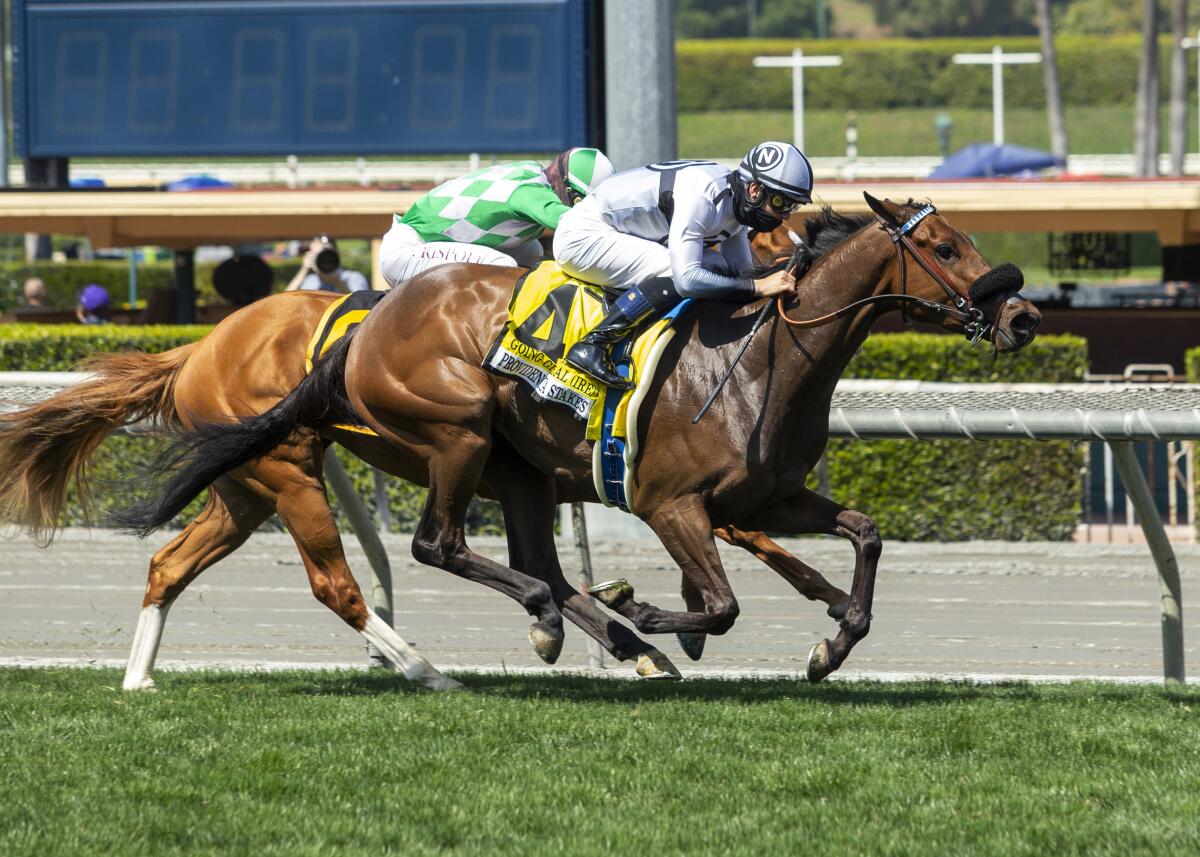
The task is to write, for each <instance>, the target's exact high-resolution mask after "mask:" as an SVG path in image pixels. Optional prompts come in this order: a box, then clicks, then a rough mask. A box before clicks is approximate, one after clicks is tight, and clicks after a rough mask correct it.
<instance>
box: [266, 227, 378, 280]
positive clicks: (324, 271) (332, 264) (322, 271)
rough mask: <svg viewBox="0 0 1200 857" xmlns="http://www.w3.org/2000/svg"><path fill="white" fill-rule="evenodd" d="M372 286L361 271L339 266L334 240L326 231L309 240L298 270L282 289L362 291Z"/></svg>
mask: <svg viewBox="0 0 1200 857" xmlns="http://www.w3.org/2000/svg"><path fill="white" fill-rule="evenodd" d="M301 246H303V245H301ZM370 288H371V285H370V283H368V282H367V278H366V277H365V276H364V275H363V274H362V272H360V271H353V270H348V269H346V268H343V267H342V258H341V256H339V255H338V252H337V242H336V241H334V240H333V239H332V238H330V237H329V236H328V235H318V236H316V237H315V238H313V239H312V241H310V242H308V250H307V252H305V254H304V261H303V262H302V263H301V265H300V270H299V271H297V272H296V276H294V277H292V281H291V282H290V283H288V284H287V287H286V288H285V289H284V291H286V292H294V291H296V290H297V289H300V290H303V291H310V292H312V291H323V292H340V293H342V294H345V293H347V292H361V291H366V290H368V289H370Z"/></svg>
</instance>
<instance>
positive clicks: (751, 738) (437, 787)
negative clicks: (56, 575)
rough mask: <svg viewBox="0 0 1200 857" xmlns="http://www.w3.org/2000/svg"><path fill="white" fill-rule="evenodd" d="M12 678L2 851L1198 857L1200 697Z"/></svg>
mask: <svg viewBox="0 0 1200 857" xmlns="http://www.w3.org/2000/svg"><path fill="white" fill-rule="evenodd" d="M463 680H464V681H465V682H466V683H467V684H468V685H469V686H470V688H471V691H472V692H469V693H462V694H452V695H435V694H432V693H428V692H419V691H413V690H411V689H409V688H408V687H407V686H406V685H405V684H404V683H403V682H402V681H401V680H399V679H397V678H394V677H392V676H389V675H381V674H374V673H370V674H368V673H332V672H326V673H307V672H306V673H281V674H270V675H253V674H230V673H224V674H218V673H190V674H187V673H176V674H170V673H166V674H163V675H161V676H160V686H161V687H162V690H161V691H160V692H159V693H157V694H133V695H131V694H125V693H122V692H120V691H119V690H118V689H117V688H118V687H119V684H120V676H119V674H118V673H116V672H114V671H111V670H67V669H57V670H26V669H7V670H0V759H2V760H3V777H2V778H0V854H5V855H25V854H36V855H56V854H71V855H83V854H183V853H187V854H217V853H222V854H230V853H236V854H243V853H244V854H256V855H258V854H289V855H292V854H330V853H361V854H380V853H400V854H437V853H447V852H455V853H473V854H553V853H570V854H609V855H612V854H624V853H641V854H663V853H671V854H674V853H688V854H716V853H722V854H726V853H754V854H785V853H787V854H797V853H819V854H821V855H837V854H854V855H860V854H922V855H925V854H964V853H971V854H1003V855H1021V854H1039V855H1041V854H1047V853H1051V852H1058V853H1083V852H1087V853H1090V854H1131V853H1161V854H1182V853H1197V852H1198V851H1200V790H1198V789H1197V784H1198V783H1200V740H1198V739H1200V735H1198V734H1197V732H1198V727H1200V690H1197V689H1196V688H1190V689H1185V690H1181V691H1175V692H1166V691H1164V690H1162V689H1161V688H1158V687H1149V686H1144V687H1128V686H1114V685H1100V684H1074V685H1068V686H1042V685H1039V686H1028V685H1019V684H1017V685H1005V686H979V685H969V684H949V683H911V684H875V683H855V682H841V683H830V684H825V685H820V686H808V685H804V684H797V683H793V682H783V681H737V682H733V681H688V682H685V683H682V684H673V685H661V684H655V685H650V684H638V683H633V682H623V681H608V680H598V679H585V678H574V677H552V678H547V677H514V676H507V677H505V676H496V677H480V676H466V677H464V678H463Z"/></svg>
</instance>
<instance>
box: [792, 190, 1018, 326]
mask: <svg viewBox="0 0 1200 857" xmlns="http://www.w3.org/2000/svg"><path fill="white" fill-rule="evenodd" d="M936 212H937V209H936V208H934V206H933V203H929V204H928V205H926V206H924V207H923V208H922V209H921V210H920V211H918V212H917V213H916V214H914V215H913V216H912V217H910V218H909V219H908V220H906V221H905V222H904V223H903V224H902V225H900V226H894V225H892V224H891V223H889V222H888V221H886V220H884V218H882V217H880V216H879V215H878V214H876V215H875V219H876V220H877V221H879V227H880V228H881V229H882V230H883V231H884V232H886V233H887V234H888V237H889V238H891V239H892V244H893V245H894V246H895V247H896V260H897V264H898V265H899V266H900V294H887V295H874V296H872V297H869V298H863V299H862V300H860V301H855V302H854V303H852V304H849V305H848V306H844V307H842V308H841V309H839V310H835V311H834V312H831V313H828V314H826V315H822V316H819V317H817V318H809V319H804V320H801V321H796V320H793V319H790V318H788V317H787V313H786V312H785V310H784V306H783V295H780V296H779V298H778V299H777V301H778V306H779V316H780V318H782V319H783V320H784V321H785V322H787V323H788V324H790V325H791V326H792V327H797V328H802V329H803V328H810V327H821V326H822V325H825V324H829V323H830V322H831V321H835V320H837V319H839V318H844V317H845V316H847V315H850V314H851V313H853V312H855V311H857V310H858V309H860V308H862V307H864V306H867V305H868V304H874V303H883V302H885V301H894V302H896V303H898V304H900V314H901V316H902V317H903V318H904V323H905V324H910V323H911V322H910V321H909V318H908V311H907V310H908V305H909V304H917V305H918V306H922V307H925V309H927V310H929V311H930V312H934V313H937V314H938V315H945V316H949V317H950V318H953V319H955V320H956V321H960V322H962V325H963V332H964V333H965V334H966V337H967V339H969V340H970V341H971V344H972V345H975V344H976V343H978V342H979V340H981V339H983V338H984V337H985V336H987V335H988V334H989V333H990V332H991V329H992V323H991V322H990V321H988V319H987V316H985V315H984V314H983V310H981V309H979V308H978V307H976V306H975V305H974V303H973V302H972V300H971V291H973V290H974V289H975V284H972V286H971V289H970V290H966V291H964V290H963V289H962V288H961V287H960V286H958V285H956V284H955V283H954V282H953V281H951V280H950V278H949V277H947V276H946V274H945V272H944V271H943V270H942V268H941V266H940V265H938V264H937V262H936V261H934V260H933V259H931V258H929V257H928V256H927V255H926V254H925V252H924V251H923V250H922V249H921V248H920V247H918V246H917V245H916V244H915V243H914V242H913V240H912V238H911V237H910V236H911V234H912V232H913V230H915V229H916V228H917V225H918V224H919V223H920V222H921V221H922V220H924V219H925V218H926V217H928V216H929V215H931V214H934V213H936ZM905 250H907V251H908V252H909V253H911V254H912V257H913V259H914V260H915V261H916V263H917V264H918V265H920V266H921V268H922V269H923V270H924V271H925V273H927V274H928V275H929V276H930V277H932V278H933V281H934V282H935V283H937V284H938V285H939V286H941V287H942V289H943V291H945V292H946V296H947V297H948V298H950V301H951V304H952V305H950V304H942V303H937V302H935V301H931V300H926V299H925V298H919V297H917V296H916V295H910V294H908V269H907V267H906V264H905V254H904V251H905ZM1008 267H1010V266H1002V268H1008ZM1000 270H1001V269H1000V268H994V269H992V270H990V271H988V272H987V273H985V274H983V275H982V276H981V277H980V278H979V279H978V280H976V284H982V283H983V282H984V280H985V279H987V278H989V277H991V276H992V274H993V272H998V271H1000ZM1018 288H1019V286H1018Z"/></svg>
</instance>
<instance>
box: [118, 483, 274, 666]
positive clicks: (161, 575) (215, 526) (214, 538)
mask: <svg viewBox="0 0 1200 857" xmlns="http://www.w3.org/2000/svg"><path fill="white" fill-rule="evenodd" d="M271 511H272V509H271V505H270V504H269V503H267V502H265V501H264V500H262V499H260V498H258V497H256V496H254V494H252V493H251V492H250V491H248V490H246V488H244V487H243V486H241V485H239V484H238V483H237V482H235V481H233V479H231V478H229V477H221V478H220V479H218V480H217V481H216V482H214V483H213V485H212V488H210V489H209V492H208V503H207V505H205V507H204V509H203V511H201V512H200V514H199V515H197V516H196V518H195V520H193V521H192V522H191V523H189V524H188V525H187V526H186V527H185V528H184V529H183V531H182V532H181V533H180V534H179V535H178V536H176V537H175V538H174V539H172V540H171V541H170V542H169V543H168V544H167V545H166V546H165V547H163V548H162V550H160V551H159V552H158V553H156V554H155V555H154V557H153V558H152V559H151V560H150V572H149V574H148V575H147V579H146V594H145V597H144V598H143V599H142V611H141V613H139V614H138V623H137V630H136V631H135V632H134V635H133V646H132V648H131V649H130V652H129V663H128V665H127V666H126V668H125V680H124V681H123V682H122V687H124V689H125V690H152V689H153V688H154V679H153V678H151V675H150V673H151V671H152V670H153V669H154V660H155V658H156V657H157V656H158V645H159V643H160V642H161V641H162V633H163V628H164V626H165V624H166V621H167V611H168V610H170V608H171V605H172V604H173V603H174V601H175V599H176V598H178V597H179V594H180V593H181V592H183V590H184V589H185V588H187V585H188V584H189V583H191V582H192V581H193V580H195V579H196V577H197V576H198V575H199V574H200V572H202V571H204V569H206V568H208V567H209V566H210V565H212V564H213V563H215V562H217V561H218V560H220V559H222V558H224V557H226V556H228V555H229V554H231V553H232V552H233V551H235V550H237V548H238V547H240V546H241V545H242V543H243V542H245V541H246V539H247V538H248V537H249V535H250V534H251V533H252V532H254V529H255V527H257V526H258V525H259V524H261V523H262V522H263V521H265V520H266V519H267V516H268V515H270V514H271Z"/></svg>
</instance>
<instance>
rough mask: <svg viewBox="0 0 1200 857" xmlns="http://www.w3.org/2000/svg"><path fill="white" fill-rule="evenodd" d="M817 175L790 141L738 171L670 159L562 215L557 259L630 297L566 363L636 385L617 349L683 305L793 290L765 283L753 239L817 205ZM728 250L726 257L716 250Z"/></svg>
mask: <svg viewBox="0 0 1200 857" xmlns="http://www.w3.org/2000/svg"><path fill="white" fill-rule="evenodd" d="M812 185H813V180H812V167H811V166H810V165H809V163H808V159H807V158H805V157H804V155H803V154H802V153H801V152H800V150H799V149H797V148H796V147H795V146H792V145H790V144H789V143H776V142H766V143H760V144H759V145H757V146H755V147H754V148H753V149H751V150H750V151H749V152H748V153H747V154H746V157H744V158H743V159H742V162H741V164H740V165H739V166H738V167H737V168H736V169H734V170H729V169H727V168H726V167H722V166H720V165H718V164H716V163H714V162H712V161H668V162H666V163H662V164H651V165H649V166H646V167H637V168H635V169H632V170H625V171H623V172H620V173H617V174H616V175H614V176H613V177H612V178H610V179H608V180H607V181H605V182H604V184H602V185H601V186H600V187H598V188H596V189H595V191H593V192H592V193H591V194H590V195H589V196H588V197H587V198H586V199H584V200H583V201H582V202H580V203H579V204H578V205H576V206H575V207H574V208H572V209H571V210H570V211H568V212H567V213H566V214H564V215H563V217H562V219H561V220H560V221H559V223H558V229H557V230H556V231H555V233H554V257H555V259H556V260H557V261H558V263H559V265H561V266H562V268H563V270H564V271H566V272H567V273H568V274H570V275H572V276H575V277H578V278H580V279H581V280H585V281H587V282H590V283H596V284H598V285H602V286H609V287H615V288H619V289H624V290H625V291H624V292H623V293H622V294H621V296H620V297H619V298H617V300H616V303H615V304H614V306H613V309H612V310H611V311H610V312H609V313H608V315H607V316H605V318H604V319H603V321H601V322H600V323H599V324H598V325H596V327H594V328H593V329H592V330H591V331H590V332H589V333H588V334H587V335H586V336H585V337H584V338H583V339H582V340H580V341H579V342H577V343H576V344H575V345H573V346H572V347H571V348H570V350H569V351H568V352H567V355H566V362H567V363H569V364H571V365H572V366H574V367H575V368H576V369H580V370H582V371H584V372H586V373H587V374H589V375H591V376H592V377H594V378H596V379H597V380H599V381H602V382H604V383H605V384H607V385H609V386H611V387H617V388H621V389H625V388H628V387H629V382H628V381H627V380H626V379H625V378H622V377H621V376H620V375H619V374H617V372H616V370H615V369H614V368H613V365H612V362H611V358H610V356H609V349H610V347H611V346H612V345H613V343H615V342H617V341H618V340H620V339H621V338H622V336H624V334H625V333H626V332H628V331H629V330H630V329H632V328H633V327H635V326H636V325H637V324H639V323H640V322H642V321H643V320H645V319H646V318H648V317H649V316H651V315H653V314H657V313H659V312H663V311H665V310H667V309H669V308H670V307H671V306H673V305H674V304H676V303H677V302H678V301H679V300H680V298H681V297H694V298H725V299H729V298H733V299H738V298H742V299H746V300H749V299H752V298H755V297H770V296H773V295H778V294H782V293H785V292H792V291H794V290H795V287H796V280H795V277H793V276H792V274H791V273H790V272H789V271H778V272H776V273H773V274H770V275H768V276H766V277H763V278H761V279H757V280H754V279H750V278H749V276H748V275H747V273H746V272H747V271H749V270H750V269H751V268H752V266H753V259H752V257H751V254H750V241H749V237H748V235H747V232H748V231H749V230H750V229H753V230H755V231H758V232H769V231H771V230H773V229H775V228H776V227H778V226H779V225H780V224H781V223H782V222H783V220H784V219H785V218H786V217H787V216H788V215H790V214H791V213H792V212H794V211H795V210H796V209H797V208H799V207H800V206H801V205H803V204H805V203H808V202H810V201H811V200H812ZM712 245H720V250H719V251H717V250H713V249H711V247H712Z"/></svg>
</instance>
